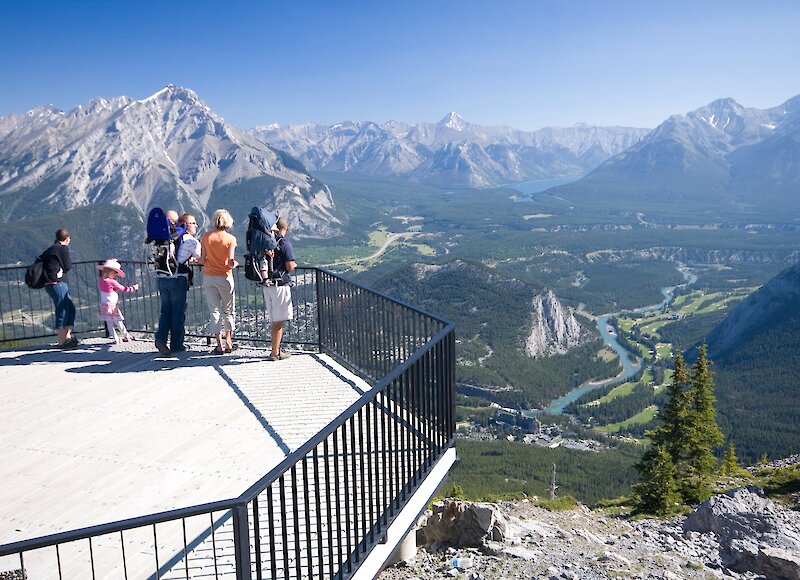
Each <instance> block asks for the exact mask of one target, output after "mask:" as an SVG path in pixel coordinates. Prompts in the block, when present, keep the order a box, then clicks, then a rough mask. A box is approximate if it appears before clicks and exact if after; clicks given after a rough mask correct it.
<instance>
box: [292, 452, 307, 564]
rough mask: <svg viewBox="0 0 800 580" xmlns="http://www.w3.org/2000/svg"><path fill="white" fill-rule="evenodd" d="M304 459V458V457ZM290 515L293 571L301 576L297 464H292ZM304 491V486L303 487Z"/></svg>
mask: <svg viewBox="0 0 800 580" xmlns="http://www.w3.org/2000/svg"><path fill="white" fill-rule="evenodd" d="M304 459H305V458H304ZM291 474H292V516H293V518H294V523H293V529H294V534H292V540H294V561H295V566H294V567H295V572H297V577H298V578H300V577H301V567H300V566H301V564H300V498H299V497H298V493H299V492H298V489H297V464H296V463H295V464H294V465H292V469H291ZM303 491H304V492H305V488H304V489H303Z"/></svg>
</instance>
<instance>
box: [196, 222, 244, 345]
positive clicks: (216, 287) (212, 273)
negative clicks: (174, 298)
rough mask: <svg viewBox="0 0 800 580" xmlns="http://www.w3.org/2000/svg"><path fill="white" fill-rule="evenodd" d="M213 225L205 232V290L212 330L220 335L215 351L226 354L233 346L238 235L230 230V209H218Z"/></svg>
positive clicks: (203, 247) (231, 224)
mask: <svg viewBox="0 0 800 580" xmlns="http://www.w3.org/2000/svg"><path fill="white" fill-rule="evenodd" d="M211 225H212V227H213V228H214V229H213V230H212V231H210V232H206V233H205V234H204V235H203V239H202V241H201V250H200V261H201V262H202V263H203V265H204V266H203V291H204V292H205V295H206V302H207V303H208V308H209V310H210V311H211V332H212V333H213V334H214V335H215V336H216V338H217V347H216V348H215V349H214V354H225V353H229V352H231V351H232V350H233V324H234V319H233V309H234V301H233V269H234V268H235V267H236V266H238V264H237V262H236V260H234V258H233V255H234V253H235V251H236V236H234V235H233V234H231V233H229V232H228V230H229V229H231V227H233V218H232V217H231V214H229V213H228V211H227V210H224V209H218V210H217V211H215V212H214V215H213V216H212V217H211ZM223 334H224V335H225V336H224V341H223Z"/></svg>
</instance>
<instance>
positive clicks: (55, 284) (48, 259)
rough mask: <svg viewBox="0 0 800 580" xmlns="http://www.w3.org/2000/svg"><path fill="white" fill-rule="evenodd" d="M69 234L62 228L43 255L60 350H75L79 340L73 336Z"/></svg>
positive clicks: (47, 287) (73, 315)
mask: <svg viewBox="0 0 800 580" xmlns="http://www.w3.org/2000/svg"><path fill="white" fill-rule="evenodd" d="M69 243H70V235H69V232H68V231H67V230H66V229H64V228H61V229H60V230H58V231H57V232H56V240H55V242H54V243H53V245H52V246H50V247H49V248H47V249H46V250H45V251H44V252H43V253H42V256H41V257H42V264H43V267H44V277H45V283H44V290H45V292H47V295H48V296H50V298H51V299H52V301H53V305H54V306H55V311H56V312H55V319H56V320H55V322H56V324H55V326H56V331H57V332H58V344H57V345H56V346H58V347H59V348H73V347H75V346H77V345H78V339H77V338H75V337H74V336H72V327H73V326H75V304H73V302H72V298H71V297H70V295H69V286H68V285H67V281H68V274H67V273H68V272H69V271H70V269H71V268H72V260H71V259H70V256H69Z"/></svg>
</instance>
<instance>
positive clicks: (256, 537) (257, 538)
mask: <svg viewBox="0 0 800 580" xmlns="http://www.w3.org/2000/svg"><path fill="white" fill-rule="evenodd" d="M258 515H259V514H258V495H256V496H255V497H254V498H253V543H254V544H255V551H256V578H257V579H258V580H262V571H261V567H262V566H261V525H260V524H259V522H258Z"/></svg>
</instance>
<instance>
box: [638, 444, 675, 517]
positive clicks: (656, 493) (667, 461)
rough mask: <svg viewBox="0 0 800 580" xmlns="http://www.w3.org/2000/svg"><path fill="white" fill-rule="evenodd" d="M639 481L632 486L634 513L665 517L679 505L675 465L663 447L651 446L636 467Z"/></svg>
mask: <svg viewBox="0 0 800 580" xmlns="http://www.w3.org/2000/svg"><path fill="white" fill-rule="evenodd" d="M636 469H638V470H639V473H640V474H641V481H640V482H639V483H637V484H636V485H634V486H633V491H634V493H635V494H636V511H637V512H639V513H647V514H655V515H659V516H665V515H668V514H670V513H674V512H675V511H676V510H677V509H678V507H679V506H680V505H681V496H680V494H679V493H678V485H677V482H676V481H675V465H674V464H673V463H672V457H670V454H669V452H667V449H666V447H665V446H664V445H653V446H651V447H650V448H649V449H648V450H647V452H645V455H644V457H643V458H642V461H641V462H640V463H639V464H638V465H637V466H636Z"/></svg>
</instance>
